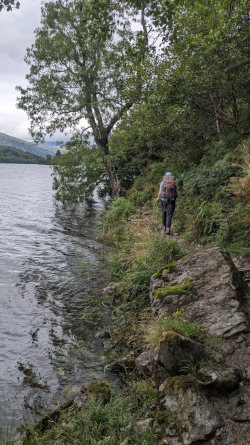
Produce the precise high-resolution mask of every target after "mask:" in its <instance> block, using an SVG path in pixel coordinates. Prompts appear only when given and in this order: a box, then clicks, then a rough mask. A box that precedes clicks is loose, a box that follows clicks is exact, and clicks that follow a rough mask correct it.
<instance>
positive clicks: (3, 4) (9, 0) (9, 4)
mask: <svg viewBox="0 0 250 445" xmlns="http://www.w3.org/2000/svg"><path fill="white" fill-rule="evenodd" d="M4 8H6V10H7V11H12V8H17V9H19V8H20V2H18V1H15V0H1V1H0V11H2V9H4Z"/></svg>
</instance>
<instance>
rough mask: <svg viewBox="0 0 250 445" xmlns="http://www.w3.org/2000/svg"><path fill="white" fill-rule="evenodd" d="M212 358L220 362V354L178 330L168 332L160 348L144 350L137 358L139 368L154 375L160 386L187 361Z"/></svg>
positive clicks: (146, 373)
mask: <svg viewBox="0 0 250 445" xmlns="http://www.w3.org/2000/svg"><path fill="white" fill-rule="evenodd" d="M202 360H210V361H211V360H212V361H213V362H215V363H220V362H221V360H222V358H221V356H220V354H218V353H217V352H215V351H213V350H212V349H210V348H208V347H206V346H205V345H203V344H202V343H199V342H197V341H194V340H192V339H190V338H187V337H184V336H183V335H180V334H177V333H176V332H171V331H170V332H166V333H165V334H164V335H163V338H162V340H161V341H160V343H159V346H158V348H155V349H152V350H149V351H145V352H142V353H141V354H140V355H139V356H138V357H137V359H136V361H135V364H136V366H137V368H138V369H139V370H140V371H141V372H142V373H143V374H144V375H145V376H153V378H154V379H155V382H156V384H157V385H158V386H159V385H160V384H161V383H162V382H163V381H164V380H165V379H166V377H170V376H174V375H176V374H178V373H179V372H180V371H181V369H182V368H183V366H184V365H185V364H187V363H196V364H198V363H200V362H201V361H202Z"/></svg>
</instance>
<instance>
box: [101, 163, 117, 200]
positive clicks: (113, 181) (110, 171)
mask: <svg viewBox="0 0 250 445" xmlns="http://www.w3.org/2000/svg"><path fill="white" fill-rule="evenodd" d="M103 163H104V166H105V169H106V172H107V175H108V178H109V182H110V185H111V190H112V196H113V197H114V198H119V196H120V192H121V186H120V181H119V179H118V176H117V173H116V171H115V169H114V167H112V166H110V165H108V162H107V160H106V159H105V157H103Z"/></svg>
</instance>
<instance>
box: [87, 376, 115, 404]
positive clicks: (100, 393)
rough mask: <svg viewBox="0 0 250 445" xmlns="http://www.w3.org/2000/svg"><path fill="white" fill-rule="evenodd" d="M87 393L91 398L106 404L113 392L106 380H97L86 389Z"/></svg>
mask: <svg viewBox="0 0 250 445" xmlns="http://www.w3.org/2000/svg"><path fill="white" fill-rule="evenodd" d="M86 391H87V393H88V395H89V396H92V397H94V398H96V399H100V400H102V401H103V402H104V403H108V402H109V401H110V397H111V390H110V386H109V384H108V382H106V381H105V380H95V381H94V382H92V383H91V384H90V385H88V386H87V387H86Z"/></svg>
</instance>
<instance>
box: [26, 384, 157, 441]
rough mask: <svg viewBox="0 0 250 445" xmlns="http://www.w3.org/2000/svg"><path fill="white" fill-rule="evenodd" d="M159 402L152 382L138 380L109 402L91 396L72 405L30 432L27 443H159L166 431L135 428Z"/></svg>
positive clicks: (113, 396)
mask: <svg viewBox="0 0 250 445" xmlns="http://www.w3.org/2000/svg"><path fill="white" fill-rule="evenodd" d="M156 403H157V392H156V389H155V388H154V385H153V383H152V382H151V381H140V382H135V383H133V384H130V385H128V386H127V389H126V393H124V394H122V395H112V396H111V399H110V402H108V403H103V402H102V401H101V400H98V398H97V399H96V398H89V399H88V400H87V402H86V403H85V404H84V406H83V407H82V408H79V407H77V406H76V405H73V406H72V407H71V408H69V409H68V410H67V411H66V412H63V413H62V414H61V417H60V419H59V420H58V421H57V422H56V423H54V424H53V422H52V423H51V428H49V429H47V430H46V431H45V432H44V433H43V434H41V433H40V432H38V431H37V432H35V431H34V430H33V431H27V430H26V438H25V439H24V441H23V444H24V445H52V444H53V445H65V444H84V445H125V444H134V445H151V444H157V443H159V440H160V439H161V438H162V436H163V430H161V428H158V431H157V432H155V431H154V430H153V429H152V427H149V428H148V429H147V430H146V431H144V432H143V431H136V429H135V428H134V423H135V421H136V420H137V419H141V418H142V417H143V418H146V417H149V414H150V410H151V409H152V406H153V407H154V406H155V405H156Z"/></svg>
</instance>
